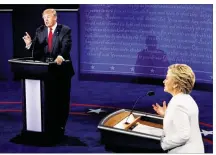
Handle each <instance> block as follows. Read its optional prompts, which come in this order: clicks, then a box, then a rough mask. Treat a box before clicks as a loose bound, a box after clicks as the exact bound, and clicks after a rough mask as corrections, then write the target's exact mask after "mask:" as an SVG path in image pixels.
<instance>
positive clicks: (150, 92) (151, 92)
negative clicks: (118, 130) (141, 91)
mask: <svg viewBox="0 0 216 155" xmlns="http://www.w3.org/2000/svg"><path fill="white" fill-rule="evenodd" d="M146 95H147V96H153V95H155V93H154V92H153V91H149V92H147V93H146V94H145V95H141V96H140V97H138V98H137V100H136V101H135V103H134V105H133V107H132V110H131V112H130V114H129V115H128V118H127V120H126V121H125V124H129V123H128V122H127V121H128V119H129V117H130V115H131V114H132V113H133V110H134V108H135V106H136V104H137V102H138V101H139V99H140V98H142V97H144V96H146Z"/></svg>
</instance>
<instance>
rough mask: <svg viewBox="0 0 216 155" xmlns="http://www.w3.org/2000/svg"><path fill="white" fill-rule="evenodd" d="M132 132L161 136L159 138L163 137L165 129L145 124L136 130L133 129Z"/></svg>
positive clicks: (138, 126)
mask: <svg viewBox="0 0 216 155" xmlns="http://www.w3.org/2000/svg"><path fill="white" fill-rule="evenodd" d="M132 131H136V132H140V133H145V134H149V135H154V136H159V137H161V136H162V133H163V129H160V128H155V127H151V126H148V125H144V124H138V125H137V126H136V127H135V128H133V130H132Z"/></svg>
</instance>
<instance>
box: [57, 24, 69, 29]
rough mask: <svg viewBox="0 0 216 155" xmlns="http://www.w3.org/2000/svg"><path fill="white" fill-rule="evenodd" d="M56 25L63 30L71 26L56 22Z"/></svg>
mask: <svg viewBox="0 0 216 155" xmlns="http://www.w3.org/2000/svg"><path fill="white" fill-rule="evenodd" d="M58 26H59V27H60V28H62V29H64V30H70V29H71V28H70V27H69V26H67V25H63V24H58Z"/></svg>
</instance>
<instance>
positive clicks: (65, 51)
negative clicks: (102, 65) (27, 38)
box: [30, 24, 74, 75]
mask: <svg viewBox="0 0 216 155" xmlns="http://www.w3.org/2000/svg"><path fill="white" fill-rule="evenodd" d="M71 46H72V40H71V29H70V28H69V27H68V26H65V25H61V24H58V25H57V27H56V29H55V32H54V33H53V42H52V51H51V52H49V51H48V28H47V27H46V26H45V25H42V26H40V27H39V28H37V30H36V34H35V38H34V39H33V44H32V46H31V48H30V50H33V52H34V58H35V59H36V60H40V61H45V60H46V59H47V58H53V60H55V59H56V57H57V56H58V55H60V56H62V57H63V58H64V59H65V60H71V57H70V50H71ZM66 70H67V71H66V72H67V73H69V74H70V75H74V69H73V66H72V62H71V63H70V65H67V69H66Z"/></svg>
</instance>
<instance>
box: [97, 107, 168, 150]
mask: <svg viewBox="0 0 216 155" xmlns="http://www.w3.org/2000/svg"><path fill="white" fill-rule="evenodd" d="M128 117H129V118H128ZM162 128H163V118H162V117H160V116H158V115H154V114H150V113H144V112H140V111H134V112H133V113H132V114H131V111H130V110H127V109H121V110H118V111H116V112H113V113H111V114H109V115H108V116H106V117H105V118H103V119H102V120H101V121H100V123H99V125H98V129H99V131H100V135H101V142H102V143H103V144H105V146H113V147H122V148H125V149H126V148H133V149H139V150H143V153H149V152H151V153H165V152H164V151H163V150H162V148H161V146H160V138H161V136H162V134H163V130H162ZM145 150H148V152H145Z"/></svg>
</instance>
